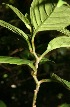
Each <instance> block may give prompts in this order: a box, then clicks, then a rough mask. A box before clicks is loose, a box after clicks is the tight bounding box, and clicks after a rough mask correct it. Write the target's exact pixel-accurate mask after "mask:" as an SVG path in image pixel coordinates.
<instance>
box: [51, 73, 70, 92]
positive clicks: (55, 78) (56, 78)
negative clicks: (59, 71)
mask: <svg viewBox="0 0 70 107" xmlns="http://www.w3.org/2000/svg"><path fill="white" fill-rule="evenodd" d="M51 77H52V79H54V80H55V81H57V82H60V83H62V84H63V85H64V86H65V87H66V88H67V89H68V90H70V82H69V81H66V80H64V79H62V78H60V77H59V76H57V75H56V74H54V73H52V75H51Z"/></svg>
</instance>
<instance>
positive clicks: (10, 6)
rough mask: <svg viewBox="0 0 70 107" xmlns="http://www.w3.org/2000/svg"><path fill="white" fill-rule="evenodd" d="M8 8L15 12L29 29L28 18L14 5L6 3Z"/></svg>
mask: <svg viewBox="0 0 70 107" xmlns="http://www.w3.org/2000/svg"><path fill="white" fill-rule="evenodd" d="M3 4H5V3H3ZM6 5H7V6H8V7H9V8H11V9H12V10H13V11H14V12H15V13H16V15H17V16H18V17H19V18H20V19H21V20H22V21H23V22H24V23H25V25H26V27H27V28H28V29H29V30H31V26H30V22H29V20H28V19H27V18H26V17H25V16H24V15H23V14H22V13H21V12H20V11H19V10H18V9H17V8H16V7H14V6H12V5H9V4H6Z"/></svg>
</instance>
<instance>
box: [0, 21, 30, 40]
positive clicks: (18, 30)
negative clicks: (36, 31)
mask: <svg viewBox="0 0 70 107" xmlns="http://www.w3.org/2000/svg"><path fill="white" fill-rule="evenodd" d="M0 25H1V26H3V27H5V28H7V29H9V30H11V31H12V32H14V33H16V34H18V35H20V36H22V37H24V38H25V40H28V36H27V34H25V33H24V32H23V31H22V30H20V29H19V28H17V27H15V26H13V25H11V24H9V23H7V22H5V21H3V20H0Z"/></svg>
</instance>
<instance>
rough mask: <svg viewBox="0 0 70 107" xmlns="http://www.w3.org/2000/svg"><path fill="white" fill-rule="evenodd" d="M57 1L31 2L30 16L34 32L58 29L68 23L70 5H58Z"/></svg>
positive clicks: (69, 23) (36, 0)
mask: <svg viewBox="0 0 70 107" xmlns="http://www.w3.org/2000/svg"><path fill="white" fill-rule="evenodd" d="M58 3H59V2H58ZM58 3H52V2H51V1H49V2H48V1H47V0H34V1H33V2H32V5H31V9H30V17H31V21H32V24H33V26H34V29H35V32H38V31H44V30H58V29H59V30H60V29H64V28H65V27H67V26H68V25H70V14H69V13H70V6H67V5H62V6H60V7H58V6H57V5H58Z"/></svg>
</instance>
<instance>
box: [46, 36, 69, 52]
mask: <svg viewBox="0 0 70 107" xmlns="http://www.w3.org/2000/svg"><path fill="white" fill-rule="evenodd" d="M60 47H70V37H66V36H61V37H56V38H54V39H53V40H51V41H50V42H49V44H48V47H47V52H50V51H51V50H54V49H57V48H60Z"/></svg>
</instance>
